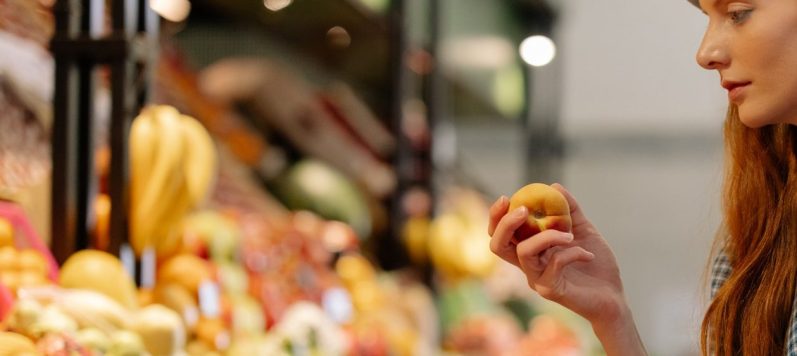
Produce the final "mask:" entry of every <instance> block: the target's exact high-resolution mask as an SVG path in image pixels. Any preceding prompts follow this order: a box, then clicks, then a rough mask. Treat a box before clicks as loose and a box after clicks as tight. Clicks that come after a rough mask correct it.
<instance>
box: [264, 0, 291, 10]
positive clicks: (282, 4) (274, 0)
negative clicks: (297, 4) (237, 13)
mask: <svg viewBox="0 0 797 356" xmlns="http://www.w3.org/2000/svg"><path fill="white" fill-rule="evenodd" d="M292 2H293V0H263V6H265V7H266V8H267V9H269V10H271V11H280V10H282V9H284V8H286V7H288V5H290V4H291V3H292Z"/></svg>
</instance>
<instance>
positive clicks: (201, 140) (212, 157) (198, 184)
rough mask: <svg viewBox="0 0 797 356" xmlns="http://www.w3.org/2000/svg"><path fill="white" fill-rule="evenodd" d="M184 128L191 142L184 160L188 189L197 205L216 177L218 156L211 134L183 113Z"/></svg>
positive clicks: (202, 199) (205, 195)
mask: <svg viewBox="0 0 797 356" xmlns="http://www.w3.org/2000/svg"><path fill="white" fill-rule="evenodd" d="M182 124H183V130H184V131H185V132H184V134H185V137H186V140H187V142H190V144H191V150H189V151H188V152H187V154H186V156H185V159H184V160H183V165H184V166H183V167H184V169H185V178H186V181H187V182H188V191H189V194H190V195H191V200H192V201H193V203H194V204H195V205H198V204H200V203H201V202H202V201H204V200H205V198H206V197H207V195H208V193H209V191H210V188H211V186H212V184H213V182H214V180H215V178H216V165H217V161H218V157H217V155H216V147H215V145H214V143H213V139H212V138H211V137H210V134H209V133H208V131H207V130H206V129H205V127H204V126H202V124H201V123H199V121H197V120H196V119H194V118H193V117H190V116H187V115H182Z"/></svg>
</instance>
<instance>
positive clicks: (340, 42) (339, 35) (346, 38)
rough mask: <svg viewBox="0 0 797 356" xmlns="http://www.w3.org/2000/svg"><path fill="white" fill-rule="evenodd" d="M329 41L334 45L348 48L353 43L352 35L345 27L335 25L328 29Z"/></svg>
mask: <svg viewBox="0 0 797 356" xmlns="http://www.w3.org/2000/svg"><path fill="white" fill-rule="evenodd" d="M327 41H328V42H329V44H330V45H332V46H333V47H338V48H346V47H349V45H351V36H350V35H349V31H346V29H345V28H343V27H340V26H335V27H333V28H330V29H329V31H327Z"/></svg>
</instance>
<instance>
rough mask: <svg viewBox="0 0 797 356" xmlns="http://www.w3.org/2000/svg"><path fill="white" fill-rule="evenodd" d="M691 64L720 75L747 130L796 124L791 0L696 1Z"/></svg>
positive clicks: (795, 8) (795, 20)
mask: <svg viewBox="0 0 797 356" xmlns="http://www.w3.org/2000/svg"><path fill="white" fill-rule="evenodd" d="M700 7H701V8H702V9H703V12H705V13H706V15H708V28H707V29H706V33H705V35H704V37H703V42H702V43H701V44H700V48H699V49H698V51H697V62H698V63H700V66H702V67H703V68H706V69H715V70H717V72H719V74H720V78H721V80H722V82H721V84H722V86H723V88H725V89H726V90H728V100H729V101H730V102H731V103H732V104H735V105H737V106H738V108H739V117H740V118H741V120H742V122H743V123H744V124H745V125H746V126H749V127H754V128H755V127H761V126H765V125H769V124H776V123H792V124H797V0H741V1H735V0H700Z"/></svg>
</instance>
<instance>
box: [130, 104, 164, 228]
mask: <svg viewBox="0 0 797 356" xmlns="http://www.w3.org/2000/svg"><path fill="white" fill-rule="evenodd" d="M151 110H152V109H151V108H150V107H146V108H144V109H143V110H142V112H141V113H140V114H139V115H138V116H137V117H136V118H135V119H134V120H133V123H132V125H131V127H130V140H129V151H130V210H129V212H130V214H129V216H130V240H131V241H142V240H143V238H144V236H146V233H147V231H146V230H147V229H146V227H147V224H146V221H139V220H138V218H139V216H138V214H135V213H133V212H135V211H137V210H138V209H139V207H140V206H141V196H142V195H143V193H144V191H146V190H147V189H152V188H151V187H149V186H147V183H148V179H147V178H148V177H149V175H150V173H151V172H150V171H151V169H152V166H153V161H154V160H155V155H156V153H157V150H158V137H157V127H156V126H155V123H154V122H153V121H152V119H151V114H152V113H151Z"/></svg>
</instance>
